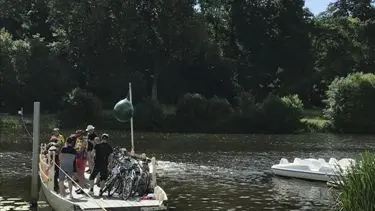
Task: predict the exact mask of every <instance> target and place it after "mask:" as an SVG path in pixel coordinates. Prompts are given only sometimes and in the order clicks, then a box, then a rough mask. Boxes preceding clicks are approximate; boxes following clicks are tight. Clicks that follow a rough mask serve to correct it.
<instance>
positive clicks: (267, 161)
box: [0, 132, 375, 211]
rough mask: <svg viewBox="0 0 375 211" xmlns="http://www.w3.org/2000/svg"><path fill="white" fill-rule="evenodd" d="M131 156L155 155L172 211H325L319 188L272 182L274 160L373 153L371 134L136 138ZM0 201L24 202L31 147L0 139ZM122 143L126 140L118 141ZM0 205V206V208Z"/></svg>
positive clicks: (326, 199)
mask: <svg viewBox="0 0 375 211" xmlns="http://www.w3.org/2000/svg"><path fill="white" fill-rule="evenodd" d="M110 134H111V137H112V141H113V144H116V145H122V146H125V147H128V146H129V144H128V143H129V141H128V140H129V138H128V136H127V134H121V133H118V132H112V133H110ZM135 137H136V151H139V152H146V153H147V154H148V155H149V156H155V157H156V158H157V159H158V160H159V162H158V173H159V177H158V183H159V185H160V186H162V187H163V188H164V189H165V191H166V192H167V194H168V196H169V199H170V202H169V205H170V208H171V210H271V209H274V210H280V211H283V210H332V205H333V204H334V198H333V196H332V194H331V192H330V190H329V189H328V188H327V187H326V185H325V184H324V183H316V182H306V181H302V180H296V179H284V178H278V177H273V176H272V175H270V173H269V169H270V167H271V165H273V164H275V163H278V162H279V160H280V158H281V157H285V158H288V159H289V160H291V159H293V158H294V157H300V158H307V157H315V158H318V157H319V158H325V159H326V160H328V159H329V158H330V157H335V158H337V159H340V158H343V157H353V158H356V156H357V155H358V153H359V152H361V151H363V150H369V149H374V148H375V142H374V141H373V137H371V136H347V135H344V136H338V135H331V134H308V135H203V134H200V135H192V134H189V135H183V134H153V133H142V134H135ZM1 139H2V141H3V142H2V145H1V146H0V147H1V148H0V149H1V151H0V197H3V199H1V198H0V201H1V200H2V201H4V198H10V197H13V198H14V197H17V198H21V201H22V200H23V201H27V200H28V199H29V190H30V184H29V182H30V179H31V178H30V175H31V169H30V166H31V161H30V158H31V152H30V149H31V145H30V144H4V142H6V141H9V140H15V141H16V142H18V143H22V142H23V141H25V138H22V137H18V136H16V135H14V134H13V135H8V136H6V137H5V136H4V135H3V136H2V137H1ZM123 140H125V141H123ZM2 206H3V205H1V203H0V209H1V207H2Z"/></svg>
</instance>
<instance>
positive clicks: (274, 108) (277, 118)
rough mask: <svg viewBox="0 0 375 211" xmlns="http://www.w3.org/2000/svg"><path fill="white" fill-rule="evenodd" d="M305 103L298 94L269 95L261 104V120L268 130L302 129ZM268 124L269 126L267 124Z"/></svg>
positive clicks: (279, 131) (289, 130) (287, 131)
mask: <svg viewBox="0 0 375 211" xmlns="http://www.w3.org/2000/svg"><path fill="white" fill-rule="evenodd" d="M302 110H303V103H302V101H301V100H300V99H299V97H298V95H288V96H285V97H282V98H280V97H278V96H275V95H269V96H268V97H267V98H266V99H265V100H264V101H263V102H262V104H261V112H262V116H263V118H262V119H260V122H261V123H262V124H264V128H265V129H266V130H268V132H273V133H289V132H294V131H296V130H298V129H301V126H302V125H301V118H302ZM266 125H267V126H266Z"/></svg>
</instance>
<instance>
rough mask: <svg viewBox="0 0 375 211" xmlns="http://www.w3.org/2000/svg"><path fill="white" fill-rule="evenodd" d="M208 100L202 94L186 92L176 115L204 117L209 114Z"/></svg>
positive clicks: (184, 117)
mask: <svg viewBox="0 0 375 211" xmlns="http://www.w3.org/2000/svg"><path fill="white" fill-rule="evenodd" d="M207 106H208V100H207V99H206V97H204V96H203V95H201V94H198V93H195V94H192V93H186V94H185V95H184V96H183V97H182V98H181V99H180V100H179V101H178V104H177V110H176V115H178V116H179V117H181V118H183V119H197V120H198V119H202V118H205V117H206V115H207Z"/></svg>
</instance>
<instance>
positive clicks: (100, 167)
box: [89, 133, 113, 196]
mask: <svg viewBox="0 0 375 211" xmlns="http://www.w3.org/2000/svg"><path fill="white" fill-rule="evenodd" d="M108 138H109V136H108V134H106V133H104V134H103V135H102V137H101V142H100V143H99V144H96V145H95V147H94V150H93V153H94V154H95V158H94V169H93V171H92V173H91V175H90V178H89V180H90V192H93V191H94V179H95V177H96V176H97V175H98V173H100V192H99V195H100V196H101V195H102V194H103V192H102V190H103V188H104V183H105V180H106V179H107V178H108V174H109V172H108V163H109V162H110V160H109V159H110V157H111V154H112V153H113V148H112V146H111V145H110V144H108V143H107V140H108Z"/></svg>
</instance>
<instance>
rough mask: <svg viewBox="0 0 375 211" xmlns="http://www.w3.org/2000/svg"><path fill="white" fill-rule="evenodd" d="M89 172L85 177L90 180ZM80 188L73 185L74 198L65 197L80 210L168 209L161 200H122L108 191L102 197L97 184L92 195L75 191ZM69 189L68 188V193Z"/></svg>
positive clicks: (87, 190) (86, 189)
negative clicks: (109, 195) (110, 194)
mask: <svg viewBox="0 0 375 211" xmlns="http://www.w3.org/2000/svg"><path fill="white" fill-rule="evenodd" d="M88 177H89V174H85V178H86V180H87V182H88ZM65 183H66V184H65V185H66V187H68V184H67V182H65ZM77 189H78V188H76V187H74V186H73V191H72V192H73V194H72V195H73V199H71V198H70V197H69V194H68V196H66V197H65V198H66V199H67V200H70V201H72V202H74V204H75V206H76V208H78V209H80V210H85V211H86V210H90V211H93V210H104V209H105V210H111V211H112V210H124V211H125V210H132V211H133V210H142V211H146V210H167V208H166V207H165V206H164V205H162V204H161V202H160V201H159V200H139V198H138V197H136V198H133V199H132V198H131V199H129V200H126V201H125V200H122V199H120V198H119V197H118V196H117V195H116V194H114V196H112V197H108V195H107V194H108V193H107V192H106V193H103V195H102V196H101V197H99V190H100V188H99V187H98V186H96V185H95V187H94V193H93V194H92V193H91V194H90V196H91V197H89V196H87V194H77V193H76V192H75V191H76V190H77ZM84 191H85V192H86V193H88V192H89V189H88V188H85V189H84ZM68 192H69V190H68V189H66V193H68ZM103 208H104V209H103Z"/></svg>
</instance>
